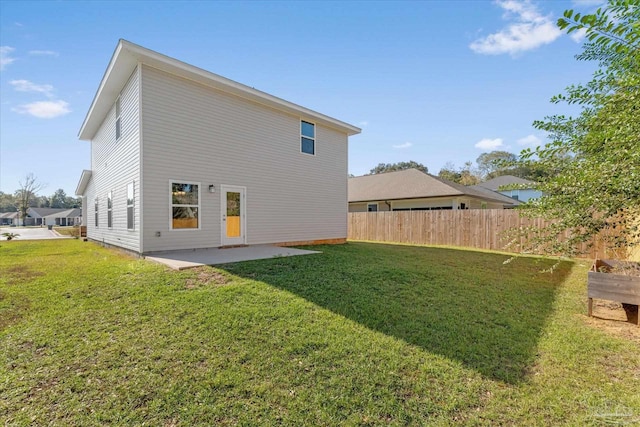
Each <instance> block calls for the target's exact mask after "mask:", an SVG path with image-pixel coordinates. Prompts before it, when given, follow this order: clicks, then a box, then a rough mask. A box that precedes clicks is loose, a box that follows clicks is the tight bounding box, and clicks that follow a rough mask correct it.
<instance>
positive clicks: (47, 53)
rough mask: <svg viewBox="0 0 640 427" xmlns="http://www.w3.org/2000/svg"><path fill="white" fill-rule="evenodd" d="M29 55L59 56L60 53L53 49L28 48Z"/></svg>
mask: <svg viewBox="0 0 640 427" xmlns="http://www.w3.org/2000/svg"><path fill="white" fill-rule="evenodd" d="M29 55H35V56H60V54H59V53H58V52H56V51H54V50H30V51H29Z"/></svg>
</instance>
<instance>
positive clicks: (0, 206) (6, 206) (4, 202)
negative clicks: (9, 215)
mask: <svg viewBox="0 0 640 427" xmlns="http://www.w3.org/2000/svg"><path fill="white" fill-rule="evenodd" d="M16 210H17V208H16V200H15V198H14V197H13V195H12V194H8V193H3V192H2V191H0V212H15V211H16Z"/></svg>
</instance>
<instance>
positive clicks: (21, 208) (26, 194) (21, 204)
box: [15, 173, 44, 224]
mask: <svg viewBox="0 0 640 427" xmlns="http://www.w3.org/2000/svg"><path fill="white" fill-rule="evenodd" d="M19 184H20V188H19V189H18V190H16V193H15V198H16V207H17V209H18V212H19V215H20V217H21V218H22V223H23V224H24V219H25V218H26V217H27V210H28V209H29V207H30V206H31V204H32V203H33V201H34V199H35V197H36V193H37V192H38V191H40V190H41V189H42V188H44V185H43V184H41V183H39V182H38V179H37V178H36V177H35V175H34V174H33V173H29V174H27V175H26V176H25V177H24V180H22V181H20V182H19Z"/></svg>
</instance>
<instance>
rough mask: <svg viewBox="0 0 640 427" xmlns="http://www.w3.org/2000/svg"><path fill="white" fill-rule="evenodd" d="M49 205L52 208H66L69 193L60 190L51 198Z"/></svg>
mask: <svg viewBox="0 0 640 427" xmlns="http://www.w3.org/2000/svg"><path fill="white" fill-rule="evenodd" d="M49 204H50V206H51V207H52V208H66V207H67V193H65V192H64V190H63V189H62V188H58V189H57V190H56V191H55V192H54V193H53V195H52V196H51V198H50V202H49Z"/></svg>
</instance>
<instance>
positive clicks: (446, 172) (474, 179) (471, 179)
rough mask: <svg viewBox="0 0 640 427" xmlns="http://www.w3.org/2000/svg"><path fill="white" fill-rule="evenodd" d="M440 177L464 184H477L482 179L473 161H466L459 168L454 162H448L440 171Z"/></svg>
mask: <svg viewBox="0 0 640 427" xmlns="http://www.w3.org/2000/svg"><path fill="white" fill-rule="evenodd" d="M438 177H440V178H442V179H446V180H447V181H451V182H455V183H458V184H462V185H475V184H478V183H479V182H480V181H481V180H480V176H479V174H478V172H477V171H476V170H475V168H474V167H473V162H471V161H467V162H465V164H464V165H463V166H462V167H460V168H457V167H456V165H454V164H453V163H452V162H447V163H445V165H444V166H443V167H442V169H440V172H438Z"/></svg>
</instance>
